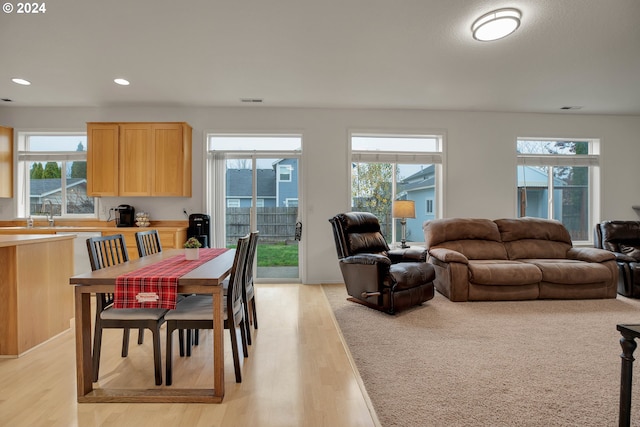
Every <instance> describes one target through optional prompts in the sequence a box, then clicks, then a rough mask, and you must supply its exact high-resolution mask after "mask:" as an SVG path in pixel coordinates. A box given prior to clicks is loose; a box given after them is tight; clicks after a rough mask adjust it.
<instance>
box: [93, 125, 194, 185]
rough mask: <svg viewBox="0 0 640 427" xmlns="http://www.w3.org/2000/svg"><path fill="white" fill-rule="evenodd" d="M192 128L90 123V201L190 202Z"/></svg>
mask: <svg viewBox="0 0 640 427" xmlns="http://www.w3.org/2000/svg"><path fill="white" fill-rule="evenodd" d="M191 134H192V130H191V126H189V125H188V124H187V123H88V124H87V136H88V147H87V192H88V194H89V195H91V196H129V197H142V196H158V197H191Z"/></svg>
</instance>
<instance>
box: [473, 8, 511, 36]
mask: <svg viewBox="0 0 640 427" xmlns="http://www.w3.org/2000/svg"><path fill="white" fill-rule="evenodd" d="M521 17H522V13H520V11H519V10H518V9H510V8H508V9H498V10H494V11H493V12H489V13H487V14H485V15H482V16H481V17H480V18H478V19H476V21H475V22H474V23H473V25H472V26H471V32H472V33H473V38H474V39H476V40H479V41H481V42H487V41H493V40H498V39H501V38H503V37H506V36H508V35H509V34H511V33H513V32H514V31H515V30H516V29H518V27H519V26H520V18H521Z"/></svg>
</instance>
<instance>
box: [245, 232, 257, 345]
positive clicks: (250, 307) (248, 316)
mask: <svg viewBox="0 0 640 427" xmlns="http://www.w3.org/2000/svg"><path fill="white" fill-rule="evenodd" d="M259 236H260V232H259V231H257V230H256V231H252V232H251V234H250V235H249V251H248V252H247V260H246V262H245V263H244V274H243V278H242V285H243V286H242V300H243V302H244V318H245V320H246V321H245V325H246V327H247V343H248V344H249V345H251V324H253V328H254V329H258V313H257V312H256V292H255V288H254V287H253V264H254V261H255V258H256V252H257V250H258V237H259Z"/></svg>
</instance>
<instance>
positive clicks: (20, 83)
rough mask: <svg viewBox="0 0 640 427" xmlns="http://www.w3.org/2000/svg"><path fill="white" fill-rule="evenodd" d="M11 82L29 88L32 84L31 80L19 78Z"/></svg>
mask: <svg viewBox="0 0 640 427" xmlns="http://www.w3.org/2000/svg"><path fill="white" fill-rule="evenodd" d="M11 81H12V82H14V83H17V84H19V85H23V86H29V85H30V84H31V82H30V81H29V80H25V79H19V78H13V79H11Z"/></svg>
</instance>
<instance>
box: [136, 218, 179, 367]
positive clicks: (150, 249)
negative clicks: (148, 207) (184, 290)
mask: <svg viewBox="0 0 640 427" xmlns="http://www.w3.org/2000/svg"><path fill="white" fill-rule="evenodd" d="M135 237H136V247H137V248H138V256H139V257H140V258H142V257H145V256H147V255H153V254H157V253H159V252H162V244H161V243H160V234H159V233H158V230H155V229H153V230H145V231H138V232H136V233H135ZM187 296H188V295H184V294H178V301H180V300H182V299H183V298H186V297H187ZM179 332H180V338H179V340H180V356H184V353H185V351H184V348H185V344H184V331H183V330H182V329H180V331H179ZM143 337H144V330H141V331H140V332H139V333H138V344H142V343H143V341H144V338H143Z"/></svg>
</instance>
